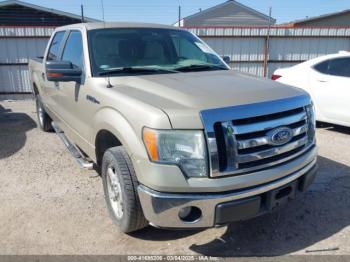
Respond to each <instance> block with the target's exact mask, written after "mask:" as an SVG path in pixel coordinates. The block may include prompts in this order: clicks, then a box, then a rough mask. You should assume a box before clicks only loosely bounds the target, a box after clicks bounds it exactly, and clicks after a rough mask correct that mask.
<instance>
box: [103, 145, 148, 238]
mask: <svg viewBox="0 0 350 262" xmlns="http://www.w3.org/2000/svg"><path fill="white" fill-rule="evenodd" d="M101 175H102V182H103V189H104V194H105V200H106V203H107V208H108V211H109V214H110V217H111V218H112V220H113V222H114V223H115V224H116V225H118V226H119V227H120V229H121V230H122V231H123V232H125V233H131V232H133V231H137V230H139V229H142V228H144V227H146V226H147V225H148V222H147V220H146V219H145V217H144V215H143V211H142V208H141V204H140V200H139V197H138V193H137V179H136V175H135V171H134V168H133V165H132V162H131V160H130V158H129V156H128V154H127V153H126V151H125V150H124V148H123V147H122V146H118V147H114V148H110V149H108V150H107V151H106V153H105V154H104V156H103V160H102V172H101Z"/></svg>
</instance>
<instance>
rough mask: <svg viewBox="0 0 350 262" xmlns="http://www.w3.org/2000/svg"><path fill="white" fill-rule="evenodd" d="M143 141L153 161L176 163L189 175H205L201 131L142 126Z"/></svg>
mask: <svg viewBox="0 0 350 262" xmlns="http://www.w3.org/2000/svg"><path fill="white" fill-rule="evenodd" d="M143 141H144V143H145V146H146V149H147V152H148V155H149V158H150V159H151V160H152V161H153V162H157V163H162V164H172V165H178V166H179V167H180V168H181V170H182V171H183V172H184V173H185V175H187V176H189V177H204V176H207V172H208V169H207V165H208V163H207V154H206V152H207V150H206V144H205V138H204V134H203V132H202V131H185V130H154V129H149V128H144V130H143Z"/></svg>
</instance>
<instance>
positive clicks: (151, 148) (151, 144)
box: [143, 128, 159, 161]
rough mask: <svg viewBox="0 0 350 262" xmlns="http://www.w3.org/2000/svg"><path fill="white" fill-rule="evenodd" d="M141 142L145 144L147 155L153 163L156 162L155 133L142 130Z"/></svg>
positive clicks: (157, 158)
mask: <svg viewBox="0 0 350 262" xmlns="http://www.w3.org/2000/svg"><path fill="white" fill-rule="evenodd" d="M143 141H144V142H145V145H146V148H147V151H148V154H149V156H150V158H151V159H152V160H153V161H158V160H159V156H158V145H157V132H156V131H155V130H152V129H148V128H145V129H143Z"/></svg>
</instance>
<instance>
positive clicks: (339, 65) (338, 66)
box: [328, 57, 350, 77]
mask: <svg viewBox="0 0 350 262" xmlns="http://www.w3.org/2000/svg"><path fill="white" fill-rule="evenodd" d="M328 74H330V75H334V76H345V77H350V58H346V57H344V58H337V59H333V60H329V65H328Z"/></svg>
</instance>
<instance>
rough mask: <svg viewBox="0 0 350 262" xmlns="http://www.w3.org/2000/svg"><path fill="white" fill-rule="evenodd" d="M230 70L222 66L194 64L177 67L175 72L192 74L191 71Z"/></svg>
mask: <svg viewBox="0 0 350 262" xmlns="http://www.w3.org/2000/svg"><path fill="white" fill-rule="evenodd" d="M208 69H209V70H228V68H226V67H224V66H220V65H214V64H193V65H187V66H181V67H176V68H175V70H177V71H181V72H190V71H201V70H208Z"/></svg>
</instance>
